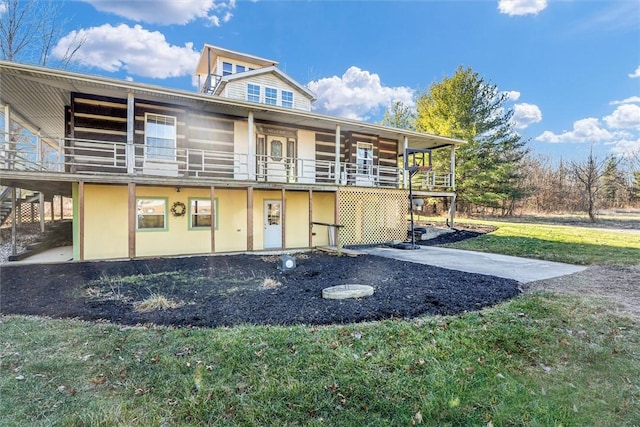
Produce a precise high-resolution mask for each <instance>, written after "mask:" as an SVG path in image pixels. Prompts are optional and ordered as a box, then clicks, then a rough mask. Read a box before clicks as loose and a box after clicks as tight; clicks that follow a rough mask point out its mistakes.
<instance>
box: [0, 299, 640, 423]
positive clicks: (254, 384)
mask: <svg viewBox="0 0 640 427" xmlns="http://www.w3.org/2000/svg"><path fill="white" fill-rule="evenodd" d="M0 321H1V325H0V342H2V348H1V349H0V363H1V365H0V366H1V370H0V395H1V396H2V404H1V405H0V420H2V421H1V422H0V423H2V424H3V425H60V426H63V425H64V426H66V425H96V426H101V425H104V426H111V425H142V426H147V425H148V426H158V425H161V424H162V423H167V424H168V425H260V426H261V425H282V426H288V425H345V426H350V425H358V426H359V425H385V426H386V425H411V424H412V423H419V422H420V420H422V422H423V423H424V424H425V425H464V426H474V425H478V426H486V425H488V423H489V422H491V423H493V425H496V426H498V425H540V426H554V425H555V426H559V425H564V426H572V425H576V426H577V425H601V426H619V425H629V426H630V425H634V424H637V423H638V422H639V421H640V406H639V405H638V400H640V327H639V325H638V324H637V323H633V322H632V321H631V320H629V319H625V318H620V317H616V316H615V315H613V314H611V313H609V312H607V311H606V310H603V309H602V307H601V305H600V304H598V303H597V302H593V301H590V300H586V299H576V298H569V297H550V296H548V295H527V296H523V297H519V298H516V299H515V300H512V301H510V302H508V303H506V304H502V305H500V306H498V307H496V308H493V309H489V310H485V311H483V312H482V313H471V314H467V315H464V316H460V317H438V318H433V317H431V318H422V319H416V320H414V321H398V320H395V321H384V322H379V323H370V324H358V325H347V326H334V327H322V328H313V327H307V326H296V327H286V328H285V327H252V326H243V327H235V328H219V329H172V328H164V327H162V328H160V327H159V328H143V327H139V328H130V327H128V328H124V327H120V326H117V325H111V324H100V323H98V324H92V323H87V322H81V321H76V320H49V319H43V318H35V317H17V316H16V317H14V316H10V317H3V318H1V319H0Z"/></svg>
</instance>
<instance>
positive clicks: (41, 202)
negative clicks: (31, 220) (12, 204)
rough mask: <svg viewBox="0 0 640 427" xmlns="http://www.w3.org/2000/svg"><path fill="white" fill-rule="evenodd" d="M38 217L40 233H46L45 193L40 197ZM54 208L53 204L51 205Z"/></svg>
mask: <svg viewBox="0 0 640 427" xmlns="http://www.w3.org/2000/svg"><path fill="white" fill-rule="evenodd" d="M38 202H39V203H38V216H39V217H40V232H41V233H44V193H40V194H39V195H38ZM51 205H52V206H53V203H52V204H51Z"/></svg>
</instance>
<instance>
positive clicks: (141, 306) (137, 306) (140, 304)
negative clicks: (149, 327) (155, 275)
mask: <svg viewBox="0 0 640 427" xmlns="http://www.w3.org/2000/svg"><path fill="white" fill-rule="evenodd" d="M182 305H184V303H181V302H177V301H173V300H170V299H168V298H167V297H165V296H164V295H160V294H156V293H152V294H151V295H149V296H148V297H147V298H145V299H144V300H142V301H136V302H134V303H133V309H134V310H135V311H139V312H141V313H144V312H148V311H155V310H167V309H170V308H178V307H180V306H182Z"/></svg>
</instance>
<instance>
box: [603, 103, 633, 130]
mask: <svg viewBox="0 0 640 427" xmlns="http://www.w3.org/2000/svg"><path fill="white" fill-rule="evenodd" d="M603 120H604V121H605V122H606V123H607V126H609V127H610V128H614V129H638V130H640V106H638V105H635V104H623V105H620V106H619V107H617V108H616V109H615V111H614V112H613V113H611V114H610V115H608V116H606V117H604V118H603Z"/></svg>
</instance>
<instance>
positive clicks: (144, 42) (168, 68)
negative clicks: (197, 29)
mask: <svg viewBox="0 0 640 427" xmlns="http://www.w3.org/2000/svg"><path fill="white" fill-rule="evenodd" d="M77 40H84V43H83V45H82V47H81V48H80V50H78V52H77V53H76V54H75V55H74V57H73V62H77V63H78V64H80V65H83V66H86V67H93V68H98V69H101V70H105V71H110V72H116V71H120V70H125V71H126V72H127V73H129V74H133V75H137V76H142V77H152V78H159V79H164V78H167V77H178V76H185V75H192V74H193V73H194V70H195V67H196V63H197V62H198V58H199V57H200V53H199V52H196V51H195V50H194V49H193V43H186V44H185V45H184V46H174V45H171V44H169V43H167V41H166V39H165V37H164V35H163V34H162V33H160V32H158V31H148V30H145V29H144V28H142V27H141V26H140V25H136V26H134V27H129V26H128V25H125V24H120V25H118V26H117V27H114V26H111V25H110V24H104V25H102V26H100V27H92V28H88V29H81V30H78V31H72V32H71V33H69V34H67V35H66V36H64V37H63V38H62V39H60V41H59V42H58V44H57V45H56V46H55V48H54V49H53V55H54V56H55V57H56V58H58V59H61V58H62V57H64V55H65V53H66V52H67V51H68V49H69V47H70V46H73V45H74V44H75V43H74V42H76V41H77Z"/></svg>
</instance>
